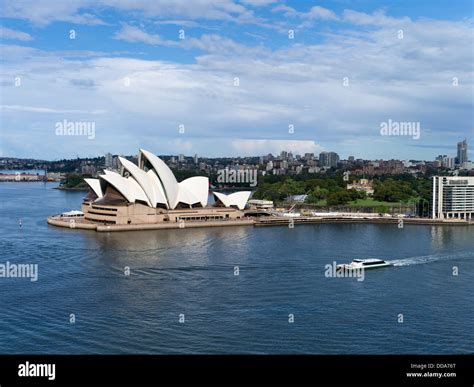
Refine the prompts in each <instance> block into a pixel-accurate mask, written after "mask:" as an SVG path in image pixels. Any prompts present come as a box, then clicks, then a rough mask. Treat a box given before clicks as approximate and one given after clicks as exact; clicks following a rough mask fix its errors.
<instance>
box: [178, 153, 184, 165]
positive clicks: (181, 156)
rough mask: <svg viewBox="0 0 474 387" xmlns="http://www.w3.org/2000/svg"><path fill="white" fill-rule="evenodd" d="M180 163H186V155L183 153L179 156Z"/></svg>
mask: <svg viewBox="0 0 474 387" xmlns="http://www.w3.org/2000/svg"><path fill="white" fill-rule="evenodd" d="M178 161H179V162H180V163H182V162H183V161H184V155H183V154H182V153H180V154H179V156H178Z"/></svg>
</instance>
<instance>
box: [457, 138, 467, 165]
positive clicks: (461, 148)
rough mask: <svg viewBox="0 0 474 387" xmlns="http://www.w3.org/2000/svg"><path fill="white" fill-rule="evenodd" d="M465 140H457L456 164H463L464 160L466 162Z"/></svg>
mask: <svg viewBox="0 0 474 387" xmlns="http://www.w3.org/2000/svg"><path fill="white" fill-rule="evenodd" d="M467 161H468V159H467V141H466V139H464V141H460V142H458V156H457V164H459V165H463V164H464V163H465V162H467Z"/></svg>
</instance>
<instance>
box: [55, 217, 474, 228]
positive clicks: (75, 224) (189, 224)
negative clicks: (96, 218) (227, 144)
mask: <svg viewBox="0 0 474 387" xmlns="http://www.w3.org/2000/svg"><path fill="white" fill-rule="evenodd" d="M401 220H402V221H403V223H401V222H400V221H401ZM325 223H367V224H396V225H399V224H403V225H405V224H407V225H408V224H409V225H442V226H469V225H474V222H467V221H460V220H442V219H425V218H423V219H422V218H404V219H401V218H387V217H383V218H334V217H326V218H324V217H298V218H284V217H262V218H258V219H252V218H244V219H232V220H217V221H186V222H166V223H154V224H99V223H92V222H88V221H86V220H85V219H84V218H83V217H75V218H67V217H61V216H58V215H55V216H50V217H48V224H50V225H53V226H58V227H65V228H69V229H82V230H92V231H97V232H115V231H143V230H166V229H183V228H203V227H232V226H255V227H268V226H287V227H288V226H289V225H302V224H325Z"/></svg>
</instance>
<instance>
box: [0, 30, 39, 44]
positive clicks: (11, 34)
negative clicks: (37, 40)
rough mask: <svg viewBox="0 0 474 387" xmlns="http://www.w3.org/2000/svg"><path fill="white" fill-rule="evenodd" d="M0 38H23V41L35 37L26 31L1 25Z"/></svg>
mask: <svg viewBox="0 0 474 387" xmlns="http://www.w3.org/2000/svg"><path fill="white" fill-rule="evenodd" d="M0 38H1V39H10V40H21V41H23V42H28V41H30V40H33V37H32V36H31V35H30V34H28V33H26V32H23V31H17V30H12V29H10V28H6V27H0Z"/></svg>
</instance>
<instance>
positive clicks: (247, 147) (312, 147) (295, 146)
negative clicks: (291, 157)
mask: <svg viewBox="0 0 474 387" xmlns="http://www.w3.org/2000/svg"><path fill="white" fill-rule="evenodd" d="M230 145H231V147H232V148H233V150H234V152H233V153H235V154H241V155H244V156H256V155H263V154H267V153H273V154H279V153H280V152H281V151H283V150H285V151H292V152H293V153H294V154H305V153H319V152H320V151H322V150H323V148H322V147H321V146H320V145H317V144H316V143H315V142H314V141H309V140H308V141H304V140H300V141H298V140H259V139H257V140H255V139H252V140H248V139H235V140H231V141H230Z"/></svg>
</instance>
